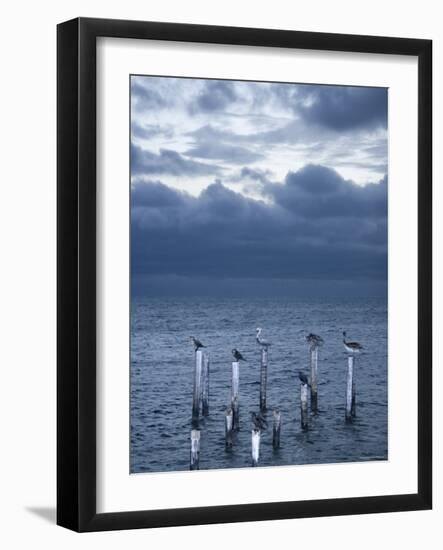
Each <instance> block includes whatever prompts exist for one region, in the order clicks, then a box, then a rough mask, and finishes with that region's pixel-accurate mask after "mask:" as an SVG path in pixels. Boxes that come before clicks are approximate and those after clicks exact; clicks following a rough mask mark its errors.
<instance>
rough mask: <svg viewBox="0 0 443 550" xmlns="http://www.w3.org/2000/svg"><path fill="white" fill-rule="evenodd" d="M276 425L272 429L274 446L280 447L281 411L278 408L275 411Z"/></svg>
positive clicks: (275, 447)
mask: <svg viewBox="0 0 443 550" xmlns="http://www.w3.org/2000/svg"><path fill="white" fill-rule="evenodd" d="M273 418H274V425H273V429H272V446H273V447H274V449H279V448H280V428H281V413H280V411H278V410H276V411H274V413H273Z"/></svg>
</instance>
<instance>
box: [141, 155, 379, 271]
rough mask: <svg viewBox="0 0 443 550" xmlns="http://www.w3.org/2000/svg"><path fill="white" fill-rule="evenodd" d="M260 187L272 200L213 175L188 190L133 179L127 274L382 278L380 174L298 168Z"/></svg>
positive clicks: (317, 167) (320, 168) (313, 167)
mask: <svg viewBox="0 0 443 550" xmlns="http://www.w3.org/2000/svg"><path fill="white" fill-rule="evenodd" d="M264 188H265V192H266V194H267V195H268V196H269V197H272V199H273V201H274V202H273V203H267V202H263V201H257V200H253V199H250V198H247V197H245V196H243V195H241V194H239V193H235V192H233V191H231V190H229V189H227V188H226V187H224V186H223V185H222V184H221V183H220V182H219V181H217V182H216V183H213V184H211V185H209V186H208V187H207V188H206V189H205V190H204V191H203V192H202V193H201V194H200V196H199V197H197V198H195V197H191V196H189V195H187V194H184V193H181V192H177V191H175V190H173V189H170V188H168V187H166V186H164V185H162V184H161V183H160V182H151V183H140V184H136V185H135V186H133V192H132V213H133V215H132V258H133V266H132V268H133V275H134V280H135V279H137V280H140V278H143V277H151V276H155V277H161V276H168V277H171V276H172V277H181V278H183V277H185V278H186V277H191V278H192V277H204V278H206V279H208V280H210V279H213V280H214V281H215V280H220V279H224V278H233V279H244V278H251V279H260V280H267V279H268V280H275V279H280V280H281V279H316V280H323V281H327V280H332V279H334V280H357V279H367V280H377V281H383V280H384V279H385V278H386V261H387V260H386V236H387V235H386V233H387V224H386V205H387V197H386V180H383V181H382V182H380V183H379V184H370V185H367V186H365V187H359V186H357V185H355V184H354V183H353V182H350V181H346V180H344V179H343V178H341V177H340V176H339V175H338V174H337V173H336V172H334V171H333V170H329V169H327V168H324V167H321V166H307V167H305V168H304V169H302V170H300V171H298V172H295V173H289V174H288V175H287V177H286V179H285V181H284V182H283V183H281V184H269V183H265V184H264Z"/></svg>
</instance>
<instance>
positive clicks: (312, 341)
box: [306, 332, 323, 349]
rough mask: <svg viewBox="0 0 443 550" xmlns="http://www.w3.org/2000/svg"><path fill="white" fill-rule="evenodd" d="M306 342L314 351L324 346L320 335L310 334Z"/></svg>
mask: <svg viewBox="0 0 443 550" xmlns="http://www.w3.org/2000/svg"><path fill="white" fill-rule="evenodd" d="M306 342H308V344H309V345H310V346H311V349H313V348H317V347H319V346H322V345H323V338H322V337H321V336H319V335H318V334H313V333H312V332H310V333H309V334H308V335H307V336H306Z"/></svg>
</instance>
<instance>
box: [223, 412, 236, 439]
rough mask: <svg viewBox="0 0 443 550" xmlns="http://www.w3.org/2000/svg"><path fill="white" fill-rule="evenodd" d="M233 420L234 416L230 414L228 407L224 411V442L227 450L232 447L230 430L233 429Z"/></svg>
mask: <svg viewBox="0 0 443 550" xmlns="http://www.w3.org/2000/svg"><path fill="white" fill-rule="evenodd" d="M233 420H234V414H233V412H232V408H231V407H229V409H226V412H225V442H226V448H227V449H230V448H231V447H232V430H233V427H234V423H233Z"/></svg>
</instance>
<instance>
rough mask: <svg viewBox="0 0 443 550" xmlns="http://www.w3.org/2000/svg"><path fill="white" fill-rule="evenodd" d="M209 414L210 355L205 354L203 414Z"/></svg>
mask: <svg viewBox="0 0 443 550" xmlns="http://www.w3.org/2000/svg"><path fill="white" fill-rule="evenodd" d="M208 414H209V355H208V354H207V353H204V354H203V370H202V415H203V416H208Z"/></svg>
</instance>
